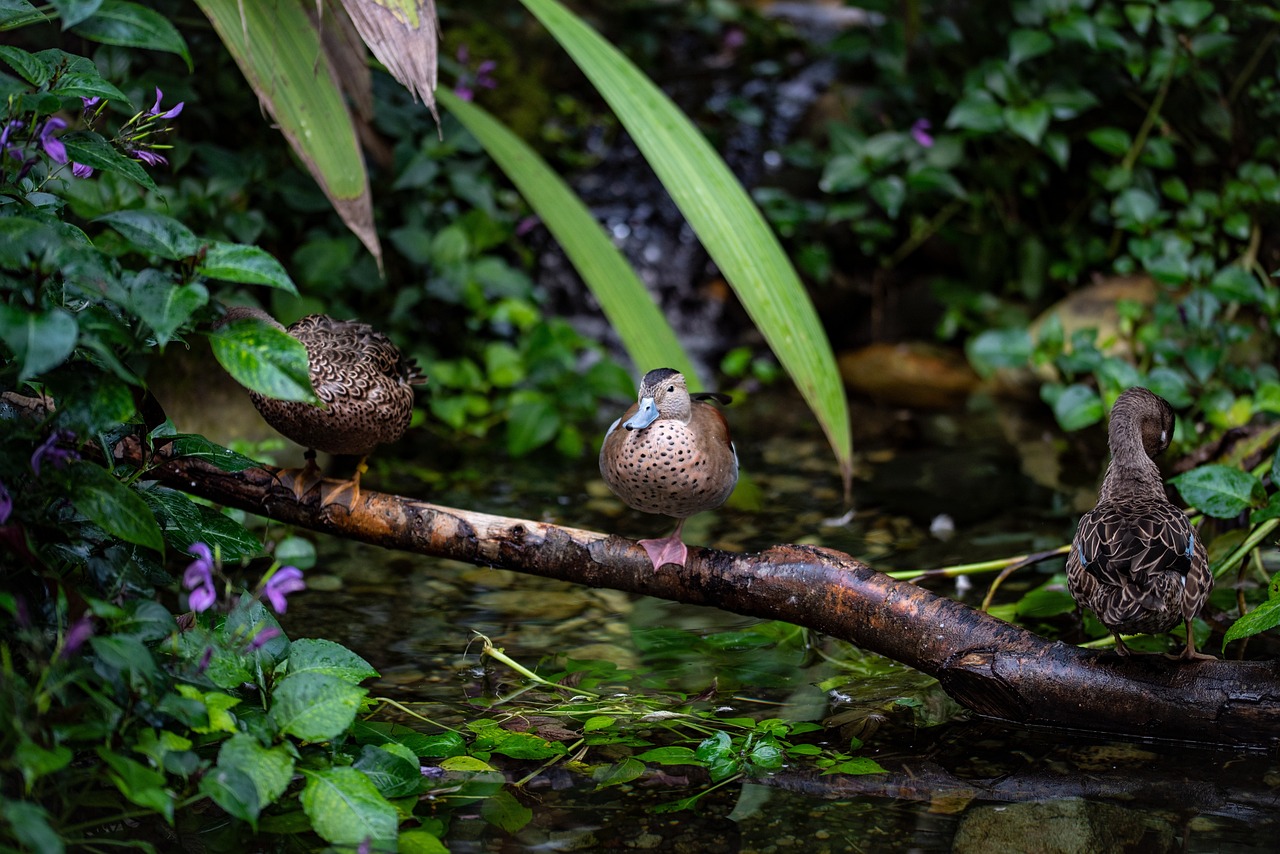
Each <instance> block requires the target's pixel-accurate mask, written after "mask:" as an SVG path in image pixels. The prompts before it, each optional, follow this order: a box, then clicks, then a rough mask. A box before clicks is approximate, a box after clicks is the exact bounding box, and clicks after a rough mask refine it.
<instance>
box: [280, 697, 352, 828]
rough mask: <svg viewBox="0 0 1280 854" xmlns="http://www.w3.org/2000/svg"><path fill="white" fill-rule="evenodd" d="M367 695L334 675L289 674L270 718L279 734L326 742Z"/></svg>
mask: <svg viewBox="0 0 1280 854" xmlns="http://www.w3.org/2000/svg"><path fill="white" fill-rule="evenodd" d="M367 693H368V692H367V691H366V690H365V689H363V688H360V687H357V686H355V685H352V684H351V683H350V682H347V681H345V680H343V679H339V678H338V677H336V676H329V675H327V674H324V673H296V674H291V675H289V676H286V677H285V678H284V679H283V680H282V681H281V682H280V684H279V685H278V686H277V687H276V690H275V694H274V696H273V700H274V702H273V703H272V705H271V719H272V721H274V722H275V725H276V728H277V729H279V730H280V732H282V733H287V734H288V735H292V736H294V737H296V738H298V739H301V740H302V741H329V740H330V739H334V738H337V737H338V736H340V735H342V733H344V732H346V731H347V728H348V727H350V726H351V723H352V721H354V720H355V717H356V712H357V711H358V710H359V708H360V701H361V700H363V699H364V696H365V694H367ZM356 773H359V772H356ZM362 779H363V777H362ZM366 782H367V781H366ZM370 785H372V784H370ZM307 814H308V815H310V814H311V811H310V810H308V811H307ZM314 820H315V819H314V816H313V817H312V821H313V822H314ZM325 838H328V837H325ZM330 841H335V840H330Z"/></svg>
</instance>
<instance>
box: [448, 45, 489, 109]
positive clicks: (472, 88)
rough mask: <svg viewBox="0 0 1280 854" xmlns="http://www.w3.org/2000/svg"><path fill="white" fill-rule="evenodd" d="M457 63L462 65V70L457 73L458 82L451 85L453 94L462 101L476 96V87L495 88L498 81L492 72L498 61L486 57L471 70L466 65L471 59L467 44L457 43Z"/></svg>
mask: <svg viewBox="0 0 1280 854" xmlns="http://www.w3.org/2000/svg"><path fill="white" fill-rule="evenodd" d="M456 56H457V58H458V63H459V64H460V65H462V66H463V69H462V71H461V72H460V73H459V74H458V82H457V83H455V84H454V86H453V94H455V95H457V96H458V97H459V98H461V99H462V100H464V101H470V100H472V99H474V98H475V96H476V89H496V88H498V81H497V80H496V79H494V76H493V72H494V71H496V70H497V68H498V63H496V62H494V61H493V60H492V59H486V60H484V61H483V62H481V63H480V64H479V65H477V66H476V70H475V71H474V72H473V71H471V69H470V68H468V67H467V65H468V63H469V62H470V60H471V51H469V50H467V46H466V45H465V44H464V45H459V46H458V52H457V54H456Z"/></svg>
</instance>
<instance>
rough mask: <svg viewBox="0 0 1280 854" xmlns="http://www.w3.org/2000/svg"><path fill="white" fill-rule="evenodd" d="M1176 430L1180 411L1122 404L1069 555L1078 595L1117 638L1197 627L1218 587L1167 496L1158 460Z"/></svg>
mask: <svg viewBox="0 0 1280 854" xmlns="http://www.w3.org/2000/svg"><path fill="white" fill-rule="evenodd" d="M1173 424H1174V415H1173V409H1172V407H1170V406H1169V404H1168V402H1167V401H1165V400H1164V399H1163V398H1161V397H1159V396H1157V395H1155V394H1153V393H1151V392H1149V391H1147V390H1146V389H1141V388H1133V389H1129V390H1128V391H1126V392H1125V393H1124V394H1122V395H1121V396H1120V397H1119V399H1117V400H1116V403H1115V406H1114V407H1112V410H1111V426H1110V431H1109V436H1108V439H1109V444H1110V446H1111V461H1110V463H1109V464H1108V466H1107V472H1106V475H1105V476H1104V478H1103V482H1102V488H1101V490H1100V492H1099V499H1098V505H1097V506H1096V507H1095V508H1094V509H1093V510H1090V511H1089V512H1088V513H1086V514H1084V516H1082V517H1081V519H1080V525H1079V528H1078V529H1077V531H1076V536H1075V540H1074V541H1073V542H1072V547H1071V552H1070V554H1069V555H1068V557H1067V584H1068V587H1069V589H1070V591H1071V595H1072V596H1074V597H1075V600H1076V601H1077V602H1078V603H1080V604H1081V605H1082V606H1084V607H1086V608H1089V609H1090V610H1092V611H1093V612H1094V613H1095V614H1097V615H1098V619H1099V620H1101V621H1102V624H1103V625H1105V626H1106V627H1107V628H1108V629H1110V630H1111V631H1112V632H1114V633H1116V634H1117V635H1119V633H1121V632H1128V633H1132V632H1145V633H1159V632H1165V631H1168V630H1169V629H1170V628H1172V627H1173V626H1174V625H1176V624H1177V623H1178V622H1180V621H1183V620H1186V621H1190V620H1191V618H1192V617H1194V616H1195V615H1196V614H1197V613H1198V612H1199V611H1200V608H1201V607H1202V606H1203V605H1204V602H1205V599H1207V598H1208V596H1209V591H1210V590H1211V589H1212V587H1213V576H1212V575H1211V574H1210V573H1209V561H1208V557H1207V555H1206V553H1205V548H1204V543H1203V542H1201V539H1200V537H1199V536H1198V535H1197V533H1196V531H1195V529H1194V528H1192V527H1191V523H1190V522H1189V521H1187V516H1186V514H1185V513H1183V512H1182V511H1181V510H1180V509H1178V508H1177V507H1176V506H1174V505H1173V504H1172V503H1170V501H1169V500H1168V498H1167V497H1166V496H1165V492H1164V484H1163V481H1162V479H1161V477H1160V470H1159V468H1158V467H1157V466H1156V464H1155V462H1154V460H1153V459H1152V458H1153V457H1155V456H1156V455H1158V454H1160V453H1161V452H1163V451H1164V450H1165V448H1167V447H1168V445H1169V439H1170V437H1171V436H1172V434H1173ZM1121 650H1122V651H1123V647H1121ZM1193 652H1194V648H1193V647H1192V646H1191V644H1190V641H1188V653H1193Z"/></svg>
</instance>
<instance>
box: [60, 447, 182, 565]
mask: <svg viewBox="0 0 1280 854" xmlns="http://www.w3.org/2000/svg"><path fill="white" fill-rule="evenodd" d="M71 465H72V469H71V472H72V474H71V478H72V483H73V484H74V485H75V486H74V490H73V492H72V495H71V503H72V504H73V505H75V508H76V509H77V510H79V511H80V512H81V513H83V514H84V515H85V516H86V517H87V518H88V519H89V520H90V521H91V522H93V523H94V524H95V525H97V526H98V527H99V528H102V530H104V531H106V532H107V533H109V534H113V535H115V536H117V537H119V538H120V539H122V540H124V541H125V542H128V543H136V544H137V545H140V546H146V547H147V548H150V549H155V550H156V551H158V552H163V551H164V535H163V534H162V533H161V532H160V525H159V524H158V523H157V522H156V517H155V514H154V513H152V512H151V508H150V507H148V506H147V502H146V501H144V500H143V498H142V496H141V495H139V494H138V493H137V492H135V491H134V490H132V489H130V488H129V487H127V486H125V485H124V484H123V483H121V482H120V481H118V480H116V478H115V476H114V475H112V474H111V472H109V471H107V470H106V469H104V468H103V467H102V466H99V465H96V464H94V463H91V462H88V461H84V460H82V461H78V462H74V463H72V464H71Z"/></svg>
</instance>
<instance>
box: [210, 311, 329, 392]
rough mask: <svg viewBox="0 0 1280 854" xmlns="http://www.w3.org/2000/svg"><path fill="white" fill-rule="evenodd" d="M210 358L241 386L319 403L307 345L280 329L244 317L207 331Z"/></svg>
mask: <svg viewBox="0 0 1280 854" xmlns="http://www.w3.org/2000/svg"><path fill="white" fill-rule="evenodd" d="M209 343H210V344H211V346H212V347H213V355H214V358H216V359H217V360H218V364H220V365H222V367H223V368H225V369H226V371H227V373H229V374H231V376H232V378H233V379H235V381H236V382H238V383H240V384H241V385H242V386H244V387H245V388H247V389H249V390H251V391H256V392H258V393H259V394H263V395H266V396H267V397H274V398H277V399H279V400H296V401H302V402H305V403H319V398H317V397H316V396H315V393H314V392H313V391H312V389H311V368H310V363H309V361H308V359H307V348H306V347H305V346H303V344H302V342H301V341H299V340H298V339H296V338H294V337H293V336H291V335H289V334H288V333H287V332H285V331H284V330H283V329H276V328H275V327H272V326H268V325H267V324H265V323H263V322H262V321H260V320H255V319H252V318H246V319H243V320H237V321H234V322H232V323H228V324H226V325H225V326H222V327H219V328H218V329H215V330H214V331H213V332H211V333H210V334H209Z"/></svg>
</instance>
